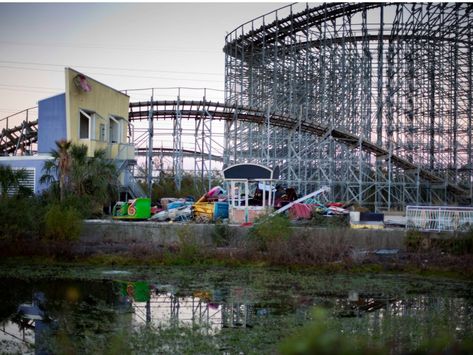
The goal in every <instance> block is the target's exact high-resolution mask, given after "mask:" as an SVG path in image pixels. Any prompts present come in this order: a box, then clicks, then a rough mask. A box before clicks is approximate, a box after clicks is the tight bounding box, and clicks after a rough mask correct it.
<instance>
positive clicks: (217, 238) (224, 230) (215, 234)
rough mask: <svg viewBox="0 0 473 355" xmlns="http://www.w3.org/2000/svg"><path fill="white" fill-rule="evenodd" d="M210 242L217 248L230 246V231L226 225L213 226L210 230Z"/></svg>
mask: <svg viewBox="0 0 473 355" xmlns="http://www.w3.org/2000/svg"><path fill="white" fill-rule="evenodd" d="M212 242H213V244H214V245H215V246H217V247H226V246H228V245H229V244H230V230H229V228H228V225H227V224H221V223H217V224H215V227H214V229H213V230H212Z"/></svg>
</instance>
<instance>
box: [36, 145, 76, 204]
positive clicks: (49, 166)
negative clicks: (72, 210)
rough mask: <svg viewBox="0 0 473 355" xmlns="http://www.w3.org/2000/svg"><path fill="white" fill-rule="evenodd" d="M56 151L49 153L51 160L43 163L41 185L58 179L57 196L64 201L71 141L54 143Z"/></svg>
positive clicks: (68, 172) (69, 164)
mask: <svg viewBox="0 0 473 355" xmlns="http://www.w3.org/2000/svg"><path fill="white" fill-rule="evenodd" d="M55 143H56V147H57V149H56V150H54V149H53V150H52V151H51V156H52V157H53V160H48V161H46V162H45V163H44V167H43V171H44V172H45V173H44V175H43V176H41V179H40V182H41V183H54V182H57V179H59V196H60V200H61V201H64V198H65V196H66V190H67V188H68V186H67V185H68V181H69V174H70V171H71V154H70V151H69V150H70V148H71V145H72V143H71V141H68V140H66V139H61V140H58V141H56V142H55Z"/></svg>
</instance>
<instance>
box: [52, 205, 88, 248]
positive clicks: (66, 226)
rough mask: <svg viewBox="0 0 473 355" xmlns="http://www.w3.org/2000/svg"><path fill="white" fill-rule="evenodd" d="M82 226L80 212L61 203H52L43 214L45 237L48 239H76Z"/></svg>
mask: <svg viewBox="0 0 473 355" xmlns="http://www.w3.org/2000/svg"><path fill="white" fill-rule="evenodd" d="M81 227H82V220H81V216H80V213H79V212H78V211H77V210H76V209H74V208H72V207H67V206H66V207H65V206H62V205H52V206H51V207H50V208H49V210H48V211H47V212H46V215H45V237H46V238H47V239H50V240H76V239H78V238H79V235H80V231H81Z"/></svg>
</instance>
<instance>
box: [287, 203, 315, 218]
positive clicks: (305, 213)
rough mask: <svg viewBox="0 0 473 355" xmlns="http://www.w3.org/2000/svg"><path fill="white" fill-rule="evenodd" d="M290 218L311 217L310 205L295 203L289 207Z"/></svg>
mask: <svg viewBox="0 0 473 355" xmlns="http://www.w3.org/2000/svg"><path fill="white" fill-rule="evenodd" d="M289 215H290V217H291V218H292V219H310V218H311V217H312V205H307V204H304V203H296V204H294V205H293V206H292V207H291V208H290V209H289Z"/></svg>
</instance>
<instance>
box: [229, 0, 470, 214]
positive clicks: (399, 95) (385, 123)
mask: <svg viewBox="0 0 473 355" xmlns="http://www.w3.org/2000/svg"><path fill="white" fill-rule="evenodd" d="M471 10H472V6H471V5H470V4H467V3H433V4H432V3H431V4H426V3H394V4H389V3H382V4H378V3H361V4H360V3H329V4H323V5H318V4H315V3H314V4H299V3H298V4H293V5H290V6H287V7H284V8H282V9H278V10H276V11H274V12H272V13H269V14H266V15H264V16H261V17H258V18H255V19H254V20H251V21H249V22H247V23H245V24H244V25H242V26H240V27H238V28H237V29H235V30H234V31H233V32H231V33H230V34H228V35H227V37H226V41H225V47H224V52H225V55H226V56H225V64H226V65H225V99H226V104H227V105H229V106H230V105H235V106H248V107H253V108H257V109H259V110H261V111H264V112H268V117H270V116H271V115H272V114H280V115H286V116H289V117H292V119H293V122H294V123H295V124H294V126H292V127H289V128H288V129H286V128H281V127H277V126H273V125H271V122H270V121H268V122H264V123H258V124H255V123H252V122H238V120H233V121H231V122H227V125H226V137H227V142H226V149H225V158H224V159H225V161H226V162H227V163H234V162H242V161H253V162H260V163H263V164H269V165H271V166H274V165H280V166H281V168H282V169H281V175H282V176H281V178H282V179H283V180H285V181H287V183H288V184H290V185H293V186H297V187H298V189H299V190H300V191H301V192H307V191H309V190H312V189H314V188H317V187H320V186H322V185H327V184H328V185H329V186H331V187H332V198H334V199H341V200H351V201H356V202H358V203H360V204H362V205H366V206H368V207H372V208H374V209H376V210H384V209H403V208H404V207H405V206H406V205H408V204H448V203H463V204H471V200H472V199H471V198H472V186H471V185H472V178H473V176H472V171H473V170H472V168H473V166H472V158H471V157H472V146H471V136H472V132H471V114H472V37H471V31H472V30H471V27H472V26H473V14H472V11H471ZM302 123H305V124H319V125H323V126H326V127H329V129H330V128H334V129H339V130H342V131H345V132H348V133H350V134H352V135H354V136H356V137H358V139H359V141H358V142H352V141H349V142H347V144H344V143H343V142H342V141H341V140H340V139H337V140H334V139H333V136H331V135H330V134H327V135H326V136H325V137H324V136H323V135H322V136H318V137H316V136H314V135H312V134H308V133H307V132H304V131H303V130H301V129H299V125H300V124H302ZM268 124H269V126H268ZM364 141H368V142H372V143H373V144H376V145H377V146H380V147H382V148H383V149H384V150H385V151H387V152H388V153H387V154H385V155H373V154H372V152H370V151H367V150H366V149H363V147H362V144H363V143H362V142H364ZM357 143H358V144H357ZM398 158H402V159H404V160H405V161H407V162H409V163H410V164H409V167H408V168H406V167H403V166H400V165H399V164H397V159H398ZM411 165H413V166H414V167H418V169H416V168H411ZM419 169H424V170H428V171H429V172H431V173H432V174H435V175H437V176H439V177H441V178H442V181H443V182H432V181H429V180H428V179H424V178H422V176H421V175H422V174H420V173H419ZM449 184H455V185H458V186H461V187H463V188H464V189H465V191H467V192H466V193H465V196H458V194H457V195H456V196H453V195H452V194H451V193H449V191H448V185H449Z"/></svg>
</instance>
